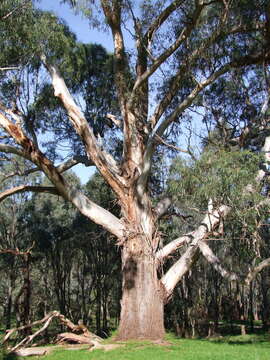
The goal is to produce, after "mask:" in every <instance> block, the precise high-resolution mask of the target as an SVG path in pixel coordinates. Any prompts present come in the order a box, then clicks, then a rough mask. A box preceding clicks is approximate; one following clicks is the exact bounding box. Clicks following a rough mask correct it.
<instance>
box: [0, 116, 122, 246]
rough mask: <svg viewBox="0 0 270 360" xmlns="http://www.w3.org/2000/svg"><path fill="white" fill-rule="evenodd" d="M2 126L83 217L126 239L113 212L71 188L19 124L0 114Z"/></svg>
mask: <svg viewBox="0 0 270 360" xmlns="http://www.w3.org/2000/svg"><path fill="white" fill-rule="evenodd" d="M0 126H2V127H3V128H4V129H5V130H6V131H7V132H8V133H9V134H10V135H11V136H12V137H13V138H14V140H15V141H16V142H17V144H19V145H21V146H22V147H23V149H24V152H25V154H26V156H27V157H28V158H29V159H30V160H31V161H32V162H33V163H34V164H36V165H37V166H38V167H39V168H41V169H42V171H43V172H44V173H45V175H46V176H47V177H48V178H49V179H50V181H51V182H52V183H53V184H54V185H55V188H56V189H57V192H58V193H59V194H60V195H61V196H62V197H63V198H64V199H66V200H67V201H70V202H71V203H72V204H73V205H74V206H75V207H76V208H77V209H78V210H79V211H80V212H81V213H82V214H83V215H85V216H86V217H88V218H89V219H91V220H92V221H94V222H95V223H96V224H99V225H101V226H103V227H104V228H105V229H107V230H108V231H109V232H111V233H112V234H114V235H115V236H117V237H118V238H119V239H122V238H123V237H124V230H125V226H124V225H123V224H122V222H121V221H120V220H119V219H118V218H117V217H116V216H114V215H113V214H112V213H111V212H109V211H107V210H105V209H104V208H102V207H100V206H99V205H97V204H95V203H94V202H93V201H91V200H90V199H88V198H87V197H86V196H85V195H84V194H83V193H82V192H80V191H79V190H77V189H75V188H73V187H72V186H70V185H69V184H68V183H67V181H66V180H65V179H64V178H63V176H62V175H61V174H60V173H59V171H58V170H57V168H56V167H55V166H54V165H53V163H52V162H51V161H50V160H49V159H48V158H46V157H45V155H44V154H43V153H42V152H41V151H40V150H39V149H37V148H36V147H35V144H34V143H33V142H32V141H31V140H30V139H28V137H27V136H26V135H25V134H24V133H23V131H22V129H21V128H20V126H19V125H18V124H14V123H12V122H11V121H10V120H9V119H8V118H7V117H5V116H4V115H3V114H2V113H0Z"/></svg>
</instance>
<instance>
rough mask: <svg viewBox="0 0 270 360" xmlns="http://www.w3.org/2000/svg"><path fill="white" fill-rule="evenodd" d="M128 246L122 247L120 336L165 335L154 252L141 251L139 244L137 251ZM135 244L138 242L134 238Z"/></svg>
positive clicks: (155, 336)
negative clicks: (152, 253)
mask: <svg viewBox="0 0 270 360" xmlns="http://www.w3.org/2000/svg"><path fill="white" fill-rule="evenodd" d="M140 242H141V241H140ZM140 242H139V243H140ZM135 244H136V245H135ZM129 246H132V244H129ZM129 246H126V247H125V248H124V249H123V295H122V301H121V320H120V327H119V335H118V337H119V338H120V339H122V340H125V339H155V340H157V339H162V338H163V336H164V333H165V330H164V323H163V307H164V296H163V290H162V287H161V285H160V282H159V280H158V278H157V269H156V264H155V261H154V259H153V257H152V256H147V255H145V254H143V253H141V250H142V249H141V248H140V247H139V248H138V249H137V250H138V252H137V254H136V252H135V251H134V250H135V249H133V251H132V252H131V251H130V248H129ZM133 246H134V247H135V246H137V243H135V242H134V245H133Z"/></svg>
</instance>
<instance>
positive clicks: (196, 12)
mask: <svg viewBox="0 0 270 360" xmlns="http://www.w3.org/2000/svg"><path fill="white" fill-rule="evenodd" d="M202 9H203V5H197V6H196V8H195V10H194V13H193V15H192V19H191V21H190V22H189V24H188V25H187V26H186V27H185V28H184V29H183V30H182V31H181V34H180V35H179V37H178V38H177V39H176V41H175V42H174V43H173V44H172V45H171V46H170V47H169V48H168V49H167V50H166V51H164V53H163V54H161V55H160V56H159V57H158V58H157V59H156V60H155V61H154V62H153V64H152V65H151V66H150V68H148V70H146V71H145V72H144V73H143V74H142V75H141V76H139V77H138V78H137V80H136V82H135V84H134V87H133V90H132V94H131V96H130V100H129V103H131V102H133V101H134V96H135V93H136V90H137V88H138V87H140V86H141V85H142V84H143V83H144V82H145V81H146V80H147V79H148V78H149V77H150V76H151V75H152V74H153V73H154V72H155V71H156V70H157V69H158V67H159V66H160V65H161V64H162V63H164V61H165V60H167V59H168V58H169V57H170V56H171V55H172V54H173V53H174V52H175V51H176V50H177V49H178V48H179V46H180V45H181V44H182V43H183V42H184V41H186V40H187V38H188V37H189V36H190V34H191V32H192V30H193V29H194V28H195V27H196V23H197V20H198V18H199V16H200V14H201V11H202Z"/></svg>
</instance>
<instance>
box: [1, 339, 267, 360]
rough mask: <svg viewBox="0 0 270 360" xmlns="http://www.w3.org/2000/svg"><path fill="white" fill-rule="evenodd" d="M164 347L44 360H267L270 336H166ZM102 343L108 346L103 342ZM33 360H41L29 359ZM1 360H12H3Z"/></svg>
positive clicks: (58, 354) (68, 353)
mask: <svg viewBox="0 0 270 360" xmlns="http://www.w3.org/2000/svg"><path fill="white" fill-rule="evenodd" d="M167 341H168V342H169V343H166V344H165V345H164V344H162V345H156V344H153V343H151V342H148V341H144V342H135V341H128V342H125V343H121V344H123V345H124V346H123V347H120V348H117V349H114V350H111V351H106V352H105V351H104V350H98V349H97V350H94V351H88V350H84V349H80V350H74V351H72V350H63V349H56V350H55V351H53V352H52V353H51V354H49V355H47V356H44V357H42V359H44V360H152V359H158V360H159V359H161V360H172V359H177V360H269V359H270V335H269V334H266V335H245V336H226V337H223V338H217V339H214V338H213V339H203V340H192V339H177V338H175V337H173V336H172V335H168V336H167ZM106 343H107V344H108V343H112V340H111V341H106ZM32 359H33V360H34V359H35V360H37V359H41V358H37V357H35V358H34V357H32ZM3 360H15V359H14V357H13V358H11V357H9V356H5V357H4V359H3Z"/></svg>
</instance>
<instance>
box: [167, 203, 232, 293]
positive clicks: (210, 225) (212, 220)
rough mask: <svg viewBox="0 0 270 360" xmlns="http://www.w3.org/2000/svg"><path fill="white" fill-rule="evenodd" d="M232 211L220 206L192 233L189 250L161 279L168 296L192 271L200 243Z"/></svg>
mask: <svg viewBox="0 0 270 360" xmlns="http://www.w3.org/2000/svg"><path fill="white" fill-rule="evenodd" d="M230 210H231V209H230V207H228V206H226V205H222V206H220V207H219V208H218V209H217V210H215V211H213V212H212V213H208V214H207V215H206V216H205V217H204V219H203V221H202V222H201V224H200V225H199V227H198V229H197V230H195V231H193V232H192V233H190V235H189V236H190V237H192V241H191V242H190V244H189V245H188V248H187V250H186V251H185V252H184V254H183V255H182V256H181V258H180V259H179V260H178V261H177V262H176V263H175V264H174V265H173V266H172V267H171V268H170V269H169V270H168V271H167V273H166V274H165V275H164V276H163V277H162V278H161V282H162V284H163V286H164V288H165V290H166V292H167V294H168V296H170V295H171V294H172V292H173V290H174V288H175V286H176V285H177V283H178V282H179V281H180V280H181V279H182V277H183V276H184V275H185V274H186V273H187V272H188V271H189V270H190V268H191V266H192V264H193V261H194V259H195V255H196V254H197V253H198V250H199V243H200V241H202V240H203V239H204V238H206V237H207V236H208V235H209V233H211V232H212V231H213V230H214V229H215V228H216V227H217V226H218V225H219V222H220V220H221V219H222V217H224V216H226V215H227V214H228V213H229V211H230Z"/></svg>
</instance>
